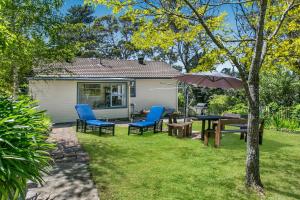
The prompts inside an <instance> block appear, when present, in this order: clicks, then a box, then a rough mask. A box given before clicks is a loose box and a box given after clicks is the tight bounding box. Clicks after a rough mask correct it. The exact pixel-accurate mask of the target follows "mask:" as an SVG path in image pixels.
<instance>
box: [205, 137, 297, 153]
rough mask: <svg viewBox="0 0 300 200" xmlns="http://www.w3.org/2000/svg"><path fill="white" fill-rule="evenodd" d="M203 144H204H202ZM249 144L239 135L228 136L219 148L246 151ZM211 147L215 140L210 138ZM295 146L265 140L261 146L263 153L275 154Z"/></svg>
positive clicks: (222, 140)
mask: <svg viewBox="0 0 300 200" xmlns="http://www.w3.org/2000/svg"><path fill="white" fill-rule="evenodd" d="M202 144H203V142H202ZM246 145H247V142H245V141H244V140H241V139H240V135H238V134H230V135H229V134H227V135H225V136H222V139H221V145H220V147H219V148H221V149H227V150H245V149H246ZM209 146H212V147H213V146H214V138H209ZM291 146H293V145H290V144H287V143H284V142H278V141H276V140H272V139H268V138H264V139H263V144H262V145H259V148H260V151H261V152H274V151H277V150H280V149H281V148H285V147H291Z"/></svg>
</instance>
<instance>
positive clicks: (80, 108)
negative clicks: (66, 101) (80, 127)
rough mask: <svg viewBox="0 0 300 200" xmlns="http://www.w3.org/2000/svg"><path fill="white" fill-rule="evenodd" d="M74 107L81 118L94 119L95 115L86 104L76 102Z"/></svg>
mask: <svg viewBox="0 0 300 200" xmlns="http://www.w3.org/2000/svg"><path fill="white" fill-rule="evenodd" d="M75 109H76V111H77V114H78V116H79V119H81V120H96V117H95V115H94V113H93V111H92V109H91V107H90V105H88V104H77V105H75Z"/></svg>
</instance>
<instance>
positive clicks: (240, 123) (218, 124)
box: [204, 118, 264, 147]
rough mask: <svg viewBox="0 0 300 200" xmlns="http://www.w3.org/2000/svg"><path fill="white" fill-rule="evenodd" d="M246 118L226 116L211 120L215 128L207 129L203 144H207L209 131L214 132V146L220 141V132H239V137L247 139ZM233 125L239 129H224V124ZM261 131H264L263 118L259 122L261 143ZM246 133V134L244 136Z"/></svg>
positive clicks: (260, 139) (218, 144) (217, 145)
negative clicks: (225, 117)
mask: <svg viewBox="0 0 300 200" xmlns="http://www.w3.org/2000/svg"><path fill="white" fill-rule="evenodd" d="M247 121H248V120H247V119H237V118H227V119H219V120H218V121H214V122H213V126H214V127H215V129H207V130H206V131H205V136H204V144H205V145H207V144H208V137H209V135H208V134H209V133H215V147H219V146H220V143H221V137H222V133H241V136H240V139H245V141H246V140H247V132H248V125H247ZM226 125H227V126H230V127H232V126H234V127H239V128H240V129H230V130H227V129H226V130H225V126H226ZM263 131H264V120H263V119H262V120H260V122H259V144H262V140H263ZM245 135H246V136H245Z"/></svg>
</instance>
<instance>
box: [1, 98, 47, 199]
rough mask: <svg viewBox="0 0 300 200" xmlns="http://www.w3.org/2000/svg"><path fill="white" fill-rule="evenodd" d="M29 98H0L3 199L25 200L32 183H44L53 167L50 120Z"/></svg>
mask: <svg viewBox="0 0 300 200" xmlns="http://www.w3.org/2000/svg"><path fill="white" fill-rule="evenodd" d="M36 105H37V103H36V102H34V101H31V100H30V99H29V98H28V97H19V98H18V99H17V100H13V99H11V98H9V97H5V96H0V199H1V200H2V199H17V198H20V197H21V198H25V190H26V184H27V181H28V180H32V181H34V182H38V183H41V182H42V172H45V171H46V169H47V167H48V166H49V164H50V160H51V158H50V156H49V153H48V151H49V150H50V149H51V148H52V145H51V144H50V143H47V142H46V138H47V133H48V131H49V127H50V120H49V118H47V117H46V115H45V112H44V111H39V110H38V109H36Z"/></svg>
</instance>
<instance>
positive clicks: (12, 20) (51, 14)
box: [0, 0, 79, 95]
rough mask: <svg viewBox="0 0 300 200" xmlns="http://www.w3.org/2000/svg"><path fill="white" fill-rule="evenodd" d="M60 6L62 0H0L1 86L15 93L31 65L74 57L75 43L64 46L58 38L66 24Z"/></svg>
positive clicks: (62, 37)
mask: <svg viewBox="0 0 300 200" xmlns="http://www.w3.org/2000/svg"><path fill="white" fill-rule="evenodd" d="M61 5H62V0H47V1H44V0H35V1H27V0H17V1H13V0H5V1H1V3H0V87H1V88H6V90H8V91H13V92H14V95H15V94H16V93H18V92H19V86H22V85H24V84H26V81H27V80H26V77H28V76H30V75H32V73H33V67H34V66H35V67H37V66H40V65H42V64H45V63H50V62H53V61H56V60H65V59H70V58H72V57H74V55H75V53H76V51H78V48H79V45H78V43H77V42H76V41H74V42H72V43H68V44H67V45H66V43H65V42H62V41H60V40H58V39H64V38H65V37H64V36H63V35H60V32H59V31H58V30H61V29H64V28H65V27H66V26H64V25H62V24H63V21H62V20H61V19H62V17H61V16H60V15H59V14H58V10H59V8H60V7H61ZM58 27H59V28H58ZM73 32H74V29H73ZM58 35H60V36H58ZM54 36H57V37H54Z"/></svg>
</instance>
